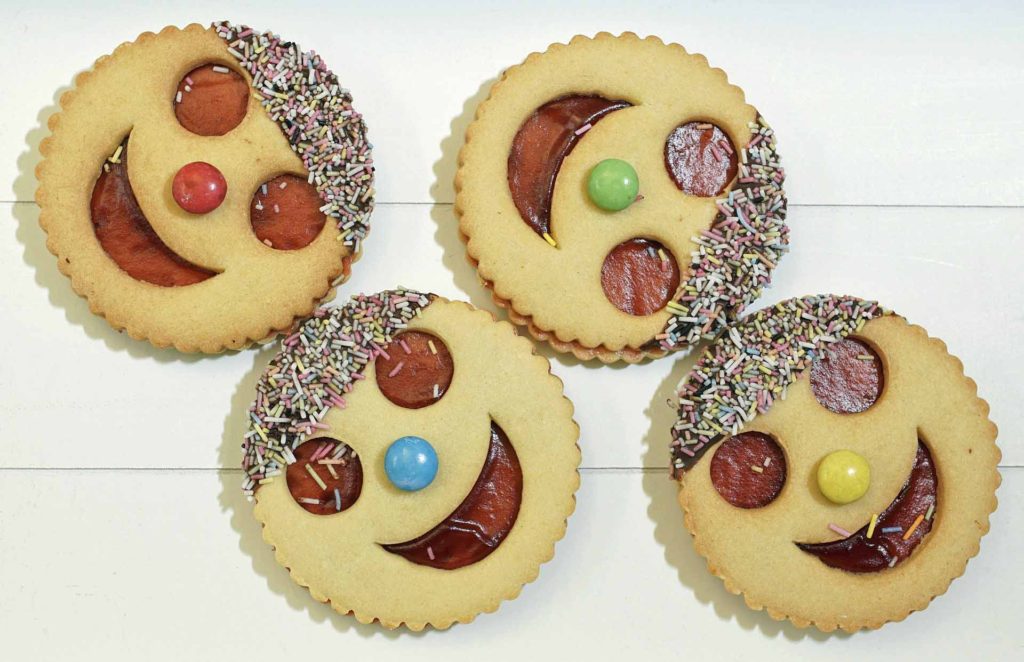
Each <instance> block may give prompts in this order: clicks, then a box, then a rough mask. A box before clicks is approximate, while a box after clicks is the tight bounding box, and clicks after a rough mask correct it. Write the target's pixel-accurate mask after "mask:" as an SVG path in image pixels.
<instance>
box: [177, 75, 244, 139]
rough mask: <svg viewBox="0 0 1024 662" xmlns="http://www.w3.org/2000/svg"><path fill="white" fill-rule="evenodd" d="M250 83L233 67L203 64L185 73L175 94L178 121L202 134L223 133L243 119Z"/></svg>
mask: <svg viewBox="0 0 1024 662" xmlns="http://www.w3.org/2000/svg"><path fill="white" fill-rule="evenodd" d="M248 104H249V83H247V82H246V80H245V79H244V78H242V76H241V75H239V74H238V73H236V72H235V71H234V70H233V69H231V68H229V67H225V66H223V65H217V64H204V65H203V66H201V67H197V68H195V69H193V70H192V71H190V72H188V74H186V75H185V78H182V79H181V82H179V83H178V90H177V93H176V95H175V97H174V115H175V117H177V118H178V123H179V124H181V126H183V127H185V129H187V130H188V131H191V132H192V133H194V134H196V135H200V136H222V135H224V134H225V133H227V132H228V131H230V130H231V129H233V128H235V127H236V126H238V125H239V124H241V123H242V120H243V119H245V112H246V109H247V108H248Z"/></svg>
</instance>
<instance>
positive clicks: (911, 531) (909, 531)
mask: <svg viewBox="0 0 1024 662" xmlns="http://www.w3.org/2000/svg"><path fill="white" fill-rule="evenodd" d="M923 521H924V515H923V514H922V515H918V516H917V518H916V519H914V523H913V524H911V525H910V528H909V529H907V532H906V533H904V534H903V539H904V540H907V539H909V538H910V536H912V535H914V531H916V530H917V527H918V526H919V525H920V524H921V522H923Z"/></svg>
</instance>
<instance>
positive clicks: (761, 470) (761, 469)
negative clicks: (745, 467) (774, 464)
mask: <svg viewBox="0 0 1024 662" xmlns="http://www.w3.org/2000/svg"><path fill="white" fill-rule="evenodd" d="M750 470H751V471H753V472H754V473H758V474H763V473H764V467H759V466H757V465H756V464H753V465H751V466H750Z"/></svg>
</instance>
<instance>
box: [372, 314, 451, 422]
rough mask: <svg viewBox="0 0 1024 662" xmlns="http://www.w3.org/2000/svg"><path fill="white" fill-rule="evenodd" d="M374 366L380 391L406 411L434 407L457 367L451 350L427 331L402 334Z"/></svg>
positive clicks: (446, 388) (393, 341) (386, 349)
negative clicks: (428, 406)
mask: <svg viewBox="0 0 1024 662" xmlns="http://www.w3.org/2000/svg"><path fill="white" fill-rule="evenodd" d="M384 351H385V352H386V354H384V355H381V356H378V357H377V359H376V360H375V361H374V362H373V365H374V370H375V371H376V374H377V387H378V388H379V389H380V392H381V393H383V394H384V397H386V398H387V399H388V400H390V401H391V402H393V403H395V404H396V405H398V406H399V407H405V408H406V409H420V408H421V407H426V406H427V405H432V404H434V403H435V402H437V401H438V400H440V399H441V397H442V396H443V395H444V394H445V392H446V391H447V390H448V387H449V386H451V383H452V375H453V374H454V372H455V367H454V364H453V362H452V355H451V353H449V351H448V346H447V345H446V344H445V343H444V341H443V340H441V339H440V338H438V337H437V336H435V335H433V334H430V333H426V332H424V331H403V332H402V333H399V334H398V335H396V336H395V338H394V340H392V341H391V343H390V344H389V345H388V346H387V347H385V348H384Z"/></svg>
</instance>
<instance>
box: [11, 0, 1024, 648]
mask: <svg viewBox="0 0 1024 662" xmlns="http://www.w3.org/2000/svg"><path fill="white" fill-rule="evenodd" d="M319 4H320V5H321V6H317V7H314V6H312V5H307V4H306V3H301V5H300V3H286V2H280V1H279V2H266V1H264V0H258V1H257V0H250V1H249V2H245V3H233V2H221V3H217V6H216V7H215V8H214V9H215V10H216V11H217V14H212V13H211V8H210V7H211V3H209V2H192V1H188V2H185V1H182V2H175V3H149V2H146V3H116V4H114V3H111V4H109V5H105V4H103V3H96V2H84V1H83V2H76V3H74V5H73V6H71V7H64V6H60V5H59V4H58V3H54V2H49V1H45V0H35V1H33V2H24V1H23V0H19V1H18V2H17V3H10V2H8V1H7V0H0V24H2V25H3V30H4V38H5V42H6V43H5V47H6V48H5V50H6V53H7V55H6V57H5V58H4V62H3V64H0V117H2V118H3V119H2V121H0V219H2V220H3V221H4V222H3V223H2V224H0V231H2V236H0V283H2V289H0V293H2V294H0V340H2V342H0V649H2V650H3V653H0V658H3V659H10V660H22V659H32V660H50V659H61V660H66V659H126V658H129V657H140V658H141V659H171V660H183V659H214V658H215V657H216V659H245V660H257V659H284V658H285V656H287V657H288V658H293V659H316V660H328V659H348V660H362V659H375V660H377V659H381V660H383V659H402V660H410V659H416V657H415V656H422V655H426V656H427V658H428V659H432V658H434V657H438V656H441V655H444V656H446V657H450V658H451V659H478V660H479V659H495V660H504V659H510V660H511V659H516V660H519V659H547V658H566V659H577V658H578V659H614V658H623V657H627V656H628V657H629V658H630V659H634V658H637V659H639V658H653V657H655V656H666V657H667V656H671V657H673V658H682V657H686V658H688V659H703V658H708V657H711V656H715V657H716V659H747V660H749V659H772V658H780V659H781V658H793V657H795V656H800V657H801V658H806V659H812V658H818V657H821V658H826V657H827V658H829V659H835V658H837V657H843V658H845V657H849V658H855V659H860V660H864V659H879V658H881V659H901V660H905V659H915V658H925V657H931V658H945V657H954V656H956V657H959V656H960V655H971V656H973V657H975V658H978V659H1005V658H1016V659H1021V657H1020V656H1021V655H1022V652H1024V649H1022V646H1024V644H1022V639H1024V638H1022V635H1021V627H1020V604H1021V602H1020V601H1021V597H1020V596H1021V591H1022V589H1024V566H1022V564H1021V562H1020V556H1021V552H1022V551H1024V549H1022V547H1024V546H1022V541H1024V533H1022V530H1024V516H1022V515H1021V508H1020V506H1021V503H1022V498H1024V469H1022V468H1021V467H1022V465H1024V443H1022V441H1021V437H1022V435H1024V423H1022V422H1021V420H1020V417H1019V412H1020V408H1021V403H1022V399H1024V388H1022V386H1021V382H1022V376H1021V370H1022V368H1024V361H1022V359H1024V337H1022V336H1024V312H1022V310H1024V295H1022V293H1021V289H1020V286H1021V275H1020V271H1021V270H1020V262H1021V256H1022V253H1024V175H1022V172H1024V169H1022V168H1021V166H1020V163H1019V161H1020V152H1021V148H1022V146H1024V141H1022V138H1024V119H1022V116H1021V106H1022V104H1024V3H1010V2H1006V3H978V2H972V3H963V4H962V5H960V4H956V3H951V2H947V3H937V2H932V3H923V4H914V5H909V4H908V5H906V6H904V7H901V8H893V7H890V6H889V4H891V3H884V2H882V3H831V5H828V6H826V5H825V4H824V3H811V4H808V5H806V6H801V5H796V4H789V3H787V4H784V5H779V6H773V5H772V4H771V3H765V2H749V3H739V2H716V3H701V4H696V3H685V2H679V1H675V2H648V3H640V2H624V1H623V0H618V1H617V2H603V3H578V2H571V3H570V2H551V1H550V0H536V1H530V2H520V3H515V4H511V3H509V4H497V3H495V4H490V3H486V4H485V3H470V2H449V3H426V2H421V3H413V2H408V3H387V2H382V1H377V2H368V3H356V2H340V1H339V2H323V3H319ZM232 5H237V6H232ZM296 5H300V6H296ZM855 5H859V6H856V7H855ZM222 17H229V18H231V19H232V20H233V21H235V22H245V23H248V24H250V25H252V26H254V27H256V28H259V29H272V30H274V31H277V32H279V33H281V34H282V35H283V36H285V37H286V38H289V39H293V40H296V41H298V42H299V43H300V44H301V45H302V46H303V47H304V48H313V49H316V50H317V51H319V52H321V53H322V54H323V55H324V57H325V59H326V60H327V62H328V64H329V65H330V66H331V67H332V68H333V69H334V70H335V72H336V73H337V74H338V75H339V77H340V78H341V80H342V82H343V83H344V84H345V85H346V86H348V87H350V88H351V90H352V91H353V94H354V96H355V100H356V105H357V107H358V108H359V109H360V110H361V111H362V112H363V113H364V114H365V116H366V118H367V122H368V124H369V126H370V131H371V139H372V141H373V143H374V144H375V147H376V151H375V158H376V162H377V165H378V198H377V199H378V207H377V211H376V213H375V216H374V219H373V230H372V233H371V236H370V238H369V240H368V242H367V244H366V255H365V257H364V259H363V260H362V261H361V262H360V263H359V264H357V265H356V269H355V274H354V277H353V278H352V280H351V281H350V282H349V283H348V284H347V285H345V286H344V287H343V288H342V290H341V294H340V296H342V297H347V296H348V295H349V294H350V293H352V292H355V291H375V290H379V289H382V288H386V287H390V286H393V285H395V284H397V283H401V284H405V285H408V286H411V287H415V288H417V289H423V290H431V291H434V292H437V293H440V294H443V295H445V296H448V297H455V298H463V299H468V300H470V301H472V302H473V303H474V304H476V305H477V306H480V307H483V308H487V309H491V310H494V306H493V304H492V303H491V302H490V300H489V297H488V295H487V293H486V292H485V291H484V290H483V288H482V287H481V286H480V285H479V284H478V283H477V280H476V277H475V274H474V272H473V270H472V269H471V268H470V267H469V266H468V265H467V263H466V261H465V258H464V250H463V246H462V244H461V243H460V242H459V239H458V235H457V231H456V226H455V223H454V219H453V216H452V207H451V201H452V198H453V191H452V176H453V173H454V168H455V159H456V153H457V151H458V149H459V147H460V146H461V143H462V135H463V132H464V130H465V127H466V125H467V124H468V122H469V120H470V119H471V117H472V113H473V111H474V109H475V107H476V105H477V104H478V103H479V102H480V101H481V100H482V98H483V97H484V96H485V95H486V90H487V88H488V87H489V86H490V84H491V83H492V82H493V80H494V79H495V77H496V76H498V75H499V73H500V72H501V70H502V69H503V68H504V67H506V66H509V65H511V64H514V63H518V62H519V61H521V60H522V59H523V58H524V57H525V56H526V55H527V54H528V53H530V52H532V51H535V50H543V49H544V48H546V47H547V45H548V44H549V43H551V42H553V41H566V40H568V39H569V38H571V37H572V36H573V35H574V34H577V33H586V34H592V33H594V32H596V31H598V30H610V31H622V30H633V31H636V32H638V33H640V34H644V35H646V34H657V35H659V36H661V37H663V38H664V39H666V40H669V41H678V42H681V43H683V44H684V45H686V46H687V47H688V48H689V49H690V50H691V51H696V52H700V53H704V54H705V55H707V56H708V58H709V59H710V61H711V63H712V65H714V66H718V67H722V68H724V69H725V70H726V71H727V72H728V73H729V75H730V79H731V80H732V81H733V82H735V83H737V84H738V85H740V86H741V87H743V88H744V89H745V90H746V92H747V97H748V99H749V100H750V101H751V102H752V103H754V104H755V105H757V106H758V108H759V109H760V111H761V112H762V113H763V114H764V115H765V117H766V118H767V119H768V120H769V121H770V122H771V123H772V124H773V126H774V127H775V129H776V130H777V132H778V134H779V145H780V151H781V153H782V155H783V158H784V164H785V166H786V169H787V173H788V180H787V190H788V191H789V194H790V202H791V206H790V210H791V213H790V224H791V228H792V241H793V250H792V253H791V254H790V255H789V256H788V257H787V258H786V259H784V260H783V261H782V262H781V265H780V267H779V269H778V271H777V272H776V284H775V286H774V288H773V289H771V290H770V291H769V292H768V293H767V294H766V296H765V297H764V299H763V300H762V301H761V302H760V303H759V304H758V305H759V306H760V305H763V304H766V303H769V302H771V301H775V300H778V299H781V298H784V297H788V296H793V295H799V294H807V293H811V292H840V293H850V294H857V295H862V296H866V297H870V298H876V299H879V300H881V301H882V302H884V303H885V304H887V305H888V306H890V307H892V308H894V309H895V310H897V311H898V312H901V313H902V314H904V315H905V316H906V317H908V318H909V319H910V320H911V321H913V322H915V323H919V324H922V325H923V326H925V327H926V328H927V329H928V330H929V331H930V332H931V333H932V335H936V336H938V337H941V338H943V339H944V340H945V341H946V342H947V343H948V345H949V347H950V349H951V351H952V352H954V353H955V354H957V355H959V356H960V357H961V358H962V359H963V361H964V364H965V366H966V370H967V373H968V374H969V375H971V376H973V377H974V378H975V379H976V380H977V381H978V383H979V391H980V394H981V396H982V397H984V398H986V399H987V400H988V401H989V402H990V403H991V405H992V418H993V420H995V421H996V423H997V424H998V425H999V426H1000V429H1001V435H1000V441H999V443H1000V446H1001V447H1002V450H1003V467H1002V469H1001V471H1002V474H1003V485H1002V487H1001V488H1000V490H999V499H1000V503H1001V506H1000V509H999V510H998V511H997V512H996V513H995V516H994V518H993V521H992V526H993V530H992V532H991V533H990V534H989V535H988V536H987V537H986V538H985V539H984V540H983V541H982V550H981V555H980V556H979V558H977V559H975V560H974V561H972V562H971V563H970V565H969V567H968V569H967V574H966V576H965V577H963V578H961V579H959V580H957V581H956V582H954V583H953V585H952V587H951V589H950V591H949V593H948V594H947V595H945V596H943V597H941V598H939V599H937V600H936V601H935V602H934V603H933V604H932V606H931V607H930V608H929V609H928V610H927V611H925V612H923V613H921V614H915V615H912V616H911V617H910V618H909V619H908V620H907V621H905V622H903V623H899V624H891V625H888V626H886V627H885V628H883V629H882V630H880V631H878V632H870V633H861V634H857V635H855V636H847V635H831V636H828V635H823V634H821V633H818V632H817V631H814V630H809V631H806V630H805V631H801V630H797V629H795V628H793V627H792V626H790V625H789V624H781V623H776V622H774V621H772V620H771V619H770V618H768V617H767V616H766V615H764V614H763V613H761V612H753V611H750V610H748V609H747V608H746V607H744V605H743V603H742V600H741V599H740V598H738V597H736V596H733V595H730V594H728V593H726V592H725V591H724V589H723V588H722V585H721V582H720V581H719V580H718V579H716V578H714V577H712V576H711V575H709V574H708V573H707V571H706V570H705V568H704V564H703V561H702V560H701V559H700V558H699V557H698V556H697V555H696V554H695V553H694V551H693V549H692V546H691V544H690V540H689V536H688V535H687V534H686V532H685V530H684V528H683V525H682V521H681V516H680V514H679V512H678V509H677V507H676V504H675V500H674V488H673V484H672V483H671V481H670V480H669V479H668V477H667V474H666V472H665V466H666V465H667V451H666V444H667V442H668V428H669V426H670V424H671V422H672V419H673V414H672V411H671V410H669V408H668V407H667V406H666V405H665V400H666V398H668V397H669V396H670V395H671V393H672V391H673V388H674V386H675V384H676V382H677V381H678V380H679V378H680V377H681V376H682V375H683V373H684V371H685V366H684V362H680V361H673V360H672V359H666V360H661V361H658V362H654V363H649V364H646V365H641V366H630V367H601V366H597V365H584V364H580V363H578V362H576V361H574V360H572V359H569V358H565V357H562V356H554V355H553V354H552V353H551V352H550V350H547V349H546V348H541V349H540V351H541V352H542V353H544V354H545V355H546V356H549V357H552V363H553V369H554V371H555V373H556V374H557V375H558V376H560V377H561V378H562V379H563V380H564V381H565V386H566V391H567V394H568V395H569V397H570V398H571V399H572V400H573V401H574V402H575V404H576V407H577V420H578V421H579V423H580V426H581V428H582V439H581V446H582V448H583V465H584V468H583V470H582V475H583V486H582V488H581V490H580V492H579V494H578V503H579V505H578V509H577V512H576V514H575V515H574V516H573V518H572V519H571V520H570V522H569V532H568V535H567V537H566V539H565V540H564V541H563V542H562V543H560V544H559V546H558V548H557V553H556V557H555V560H554V561H553V562H551V563H549V564H548V565H546V566H545V567H544V568H543V569H542V572H541V576H540V578H539V580H538V581H537V582H535V583H533V584H531V585H529V586H528V587H526V589H525V590H524V591H523V594H522V595H521V597H520V598H519V599H517V600H515V601H513V602H510V603H506V604H505V605H503V606H502V608H501V609H500V610H499V611H498V612H497V613H496V614H492V615H485V616H482V617H480V618H479V619H478V620H477V621H476V622H475V623H473V624H470V625H468V626H456V627H454V628H453V629H451V630H450V631H447V632H434V631H428V632H425V633H421V634H410V633H408V632H405V631H399V632H386V631H384V630H382V629H380V628H378V627H374V626H362V625H359V624H358V623H357V622H355V621H354V620H353V619H351V618H349V617H346V616H341V615H339V614H336V613H333V612H332V611H331V610H330V609H329V608H327V607H325V606H323V605H320V604H318V603H316V602H314V601H313V600H312V599H311V598H310V597H309V595H308V593H307V592H306V591H305V590H304V589H300V588H298V587H297V586H295V585H294V584H292V582H291V581H290V579H289V578H288V575H287V573H286V572H285V570H283V569H282V568H280V567H279V566H277V564H276V563H275V562H274V560H273V557H272V554H271V552H270V549H269V548H268V547H267V545H265V544H264V543H263V542H262V540H261V539H260V537H259V531H258V526H257V525H256V524H255V522H254V520H253V519H252V517H251V514H250V506H249V505H248V504H247V503H246V502H245V501H244V499H243V498H242V497H241V495H240V493H239V490H238V489H237V486H238V482H239V473H238V470H237V469H236V467H237V466H238V463H239V459H240V450H239V448H238V444H239V440H240V435H241V433H242V431H243V429H244V409H245V407H246V406H247V405H248V402H249V400H250V398H251V397H252V393H253V383H254V380H255V378H256V376H257V375H258V374H259V372H260V371H261V370H262V369H263V367H264V366H265V365H266V363H267V361H268V360H269V357H270V354H271V352H270V351H269V350H266V349H265V350H262V351H255V350H253V351H246V352H241V353H235V354H227V355H223V356H218V357H212V358H210V357H197V356H182V355H179V354H177V353H176V352H174V351H166V350H155V349H153V348H152V347H150V346H149V345H147V344H145V343H139V342H135V341H132V340H130V339H128V338H127V337H126V336H124V335H122V334H119V333H116V332H114V331H112V330H111V329H110V328H109V327H108V326H107V325H106V323H105V322H104V321H103V320H101V319H99V318H97V317H94V316H93V315H91V314H90V313H89V310H88V307H87V305H86V303H85V302H84V301H82V300H81V299H79V298H78V297H77V296H76V295H75V294H74V293H73V292H72V290H71V288H70V286H69V284H68V282H67V280H66V279H65V278H64V277H63V276H61V275H60V274H59V273H58V271H57V268H56V265H55V261H54V259H53V257H52V256H51V255H50V254H49V253H48V252H47V251H46V248H45V245H44V236H43V233H42V231H41V230H40V229H39V227H38V224H37V218H38V211H37V209H36V206H35V204H34V203H33V202H31V200H32V197H33V193H34V189H35V185H36V183H35V179H34V176H33V174H32V173H33V169H34V167H35V165H36V163H37V162H38V159H39V156H38V150H37V147H38V144H39V141H40V139H41V138H42V137H43V136H45V135H46V129H45V122H46V119H47V117H48V116H49V115H51V114H52V113H53V112H54V111H55V102H56V99H57V97H58V96H59V94H60V93H61V92H63V91H64V90H65V89H67V88H68V86H69V85H70V82H71V80H72V78H73V76H74V75H75V73H77V72H78V71H80V70H82V69H84V68H87V67H88V66H89V65H90V63H92V62H93V60H95V59H96V57H98V56H99V55H101V54H104V53H108V52H110V51H111V50H112V49H113V48H114V47H115V46H116V45H117V44H119V43H121V42H122V41H126V40H131V39H134V38H135V36H136V35H137V34H138V33H140V32H142V31H145V30H159V29H160V28H161V27H163V26H164V25H167V24H178V25H183V24H185V23H187V22H190V21H198V22H203V23H207V22H209V21H211V20H215V19H219V18H222Z"/></svg>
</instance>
